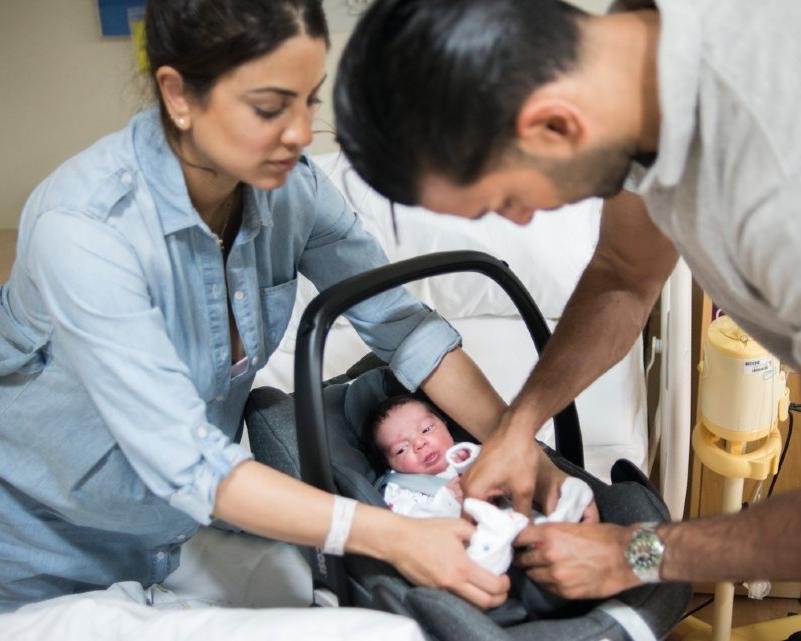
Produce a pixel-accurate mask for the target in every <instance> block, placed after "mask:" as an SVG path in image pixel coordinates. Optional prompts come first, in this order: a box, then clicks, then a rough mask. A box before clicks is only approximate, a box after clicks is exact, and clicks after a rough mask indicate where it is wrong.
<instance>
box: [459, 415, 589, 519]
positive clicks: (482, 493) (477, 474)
mask: <svg viewBox="0 0 801 641" xmlns="http://www.w3.org/2000/svg"><path fill="white" fill-rule="evenodd" d="M565 478H567V474H565V473H564V472H562V471H561V470H560V469H559V468H557V467H556V466H555V465H554V464H553V463H552V462H551V459H549V458H548V456H547V454H545V452H543V450H542V448H541V447H540V446H539V445H538V444H537V442H536V441H535V440H534V436H533V435H532V433H531V430H529V429H524V428H521V427H520V426H515V425H513V423H512V419H511V416H510V414H509V413H507V414H506V415H505V416H504V418H503V420H502V421H501V424H500V425H499V427H498V429H497V430H496V431H495V433H494V434H493V435H492V436H491V437H490V438H489V439H488V440H487V442H486V443H484V445H482V447H481V453H480V454H479V456H478V459H476V462H475V463H474V464H473V466H472V467H471V468H470V469H469V470H467V472H466V473H465V474H464V476H463V477H462V489H463V490H464V495H465V496H472V497H475V498H478V499H482V500H487V499H491V498H494V497H496V496H511V497H512V505H513V507H514V510H515V511H516V512H520V513H521V514H529V513H531V506H532V503H534V504H536V505H537V506H538V507H539V508H540V510H541V511H542V512H543V513H544V514H550V513H551V512H553V510H554V508H555V507H556V504H557V502H558V501H559V492H560V490H561V487H562V483H563V482H564V480H565ZM583 519H584V520H585V521H589V522H597V521H598V520H599V519H598V508H597V507H596V506H595V502H594V501H593V502H592V503H590V505H589V506H587V509H586V510H585V512H584V517H583Z"/></svg>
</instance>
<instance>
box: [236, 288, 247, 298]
mask: <svg viewBox="0 0 801 641" xmlns="http://www.w3.org/2000/svg"><path fill="white" fill-rule="evenodd" d="M234 298H235V299H236V300H245V292H243V291H242V290H241V289H240V290H239V291H237V292H236V293H235V294H234Z"/></svg>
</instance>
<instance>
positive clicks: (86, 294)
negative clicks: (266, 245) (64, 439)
mask: <svg viewBox="0 0 801 641" xmlns="http://www.w3.org/2000/svg"><path fill="white" fill-rule="evenodd" d="M27 255H28V258H29V259H28V260H27V263H26V268H27V269H28V271H29V273H30V275H31V278H32V280H33V282H34V283H35V284H36V286H37V287H38V288H39V290H40V294H41V297H42V300H43V302H44V305H45V312H46V313H47V314H48V315H49V316H50V317H51V318H52V324H53V340H52V344H53V346H54V358H56V359H60V360H61V361H62V363H63V366H64V367H67V368H69V369H70V370H71V371H72V372H73V373H74V375H75V376H76V377H77V379H78V380H79V381H80V383H81V385H82V386H83V387H84V388H85V389H86V391H87V393H88V395H89V396H90V398H91V401H92V403H93V404H94V405H95V407H96V408H97V411H98V412H99V414H100V416H101V418H102V419H103V421H104V422H105V424H106V426H107V427H108V429H109V431H110V432H111V435H112V436H113V438H114V439H115V441H116V442H117V443H118V445H119V447H120V449H121V450H122V452H123V453H124V455H125V457H126V459H127V460H128V462H129V463H130V464H131V466H132V467H133V469H134V470H135V471H136V473H137V474H138V475H139V477H140V478H141V479H142V481H143V483H144V484H145V485H146V486H147V487H148V489H150V490H151V491H152V492H153V493H154V494H156V495H157V496H159V497H161V498H163V499H165V500H166V501H168V502H169V503H170V505H172V506H173V507H175V508H177V509H180V510H182V511H183V512H186V513H187V514H189V515H190V516H191V517H193V518H194V519H195V520H196V521H198V522H199V523H203V524H206V523H209V522H210V520H211V514H212V512H213V509H214V501H215V496H216V492H217V486H218V485H219V483H220V481H221V480H222V479H223V478H225V477H226V476H227V475H228V474H229V473H230V472H231V470H232V469H233V468H234V467H235V466H236V465H238V464H239V463H241V462H242V461H244V460H247V459H248V458H251V455H250V454H249V453H248V452H247V451H246V450H244V449H243V448H242V447H241V446H239V445H238V444H235V443H232V442H231V441H230V440H229V439H228V438H227V437H226V436H225V435H224V434H223V433H222V432H221V431H220V430H219V429H218V428H217V427H215V426H214V425H212V424H210V423H209V422H208V421H207V418H206V406H205V403H204V401H203V400H202V399H201V398H200V396H199V394H198V392H197V389H196V387H195V385H194V382H193V381H192V379H191V377H190V374H189V370H188V368H187V367H186V365H185V364H184V363H183V362H182V361H181V359H180V358H179V356H178V354H177V352H176V350H175V347H174V345H173V344H172V342H171V340H170V338H169V336H168V333H167V330H166V324H165V321H164V317H163V315H162V312H161V310H160V309H159V308H158V307H157V306H156V305H154V303H153V301H152V299H151V296H150V293H149V290H148V285H147V282H146V279H145V277H144V275H143V272H142V268H141V265H140V263H139V257H138V256H137V255H136V252H135V251H134V250H133V248H132V247H131V246H130V244H129V243H128V242H127V241H126V239H125V238H124V237H122V236H121V235H120V234H119V233H118V232H117V231H115V230H114V229H113V228H112V227H111V226H110V225H108V224H106V223H104V222H102V221H98V220H95V219H92V218H89V217H87V216H85V215H82V214H80V213H77V214H73V213H70V212H63V211H51V212H47V213H45V214H43V215H41V216H40V217H39V219H38V220H37V222H36V224H35V226H34V227H33V228H32V230H31V234H30V237H29V239H28V251H27Z"/></svg>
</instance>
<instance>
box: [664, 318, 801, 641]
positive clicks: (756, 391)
mask: <svg viewBox="0 0 801 641" xmlns="http://www.w3.org/2000/svg"><path fill="white" fill-rule="evenodd" d="M698 371H699V388H700V389H699V409H700V411H699V414H700V420H699V422H698V424H697V425H696V426H695V429H694V430H693V435H692V445H693V449H694V450H695V454H696V456H698V458H699V459H700V461H701V462H702V463H703V464H704V465H705V466H706V467H708V468H709V469H711V470H712V471H714V472H717V473H718V474H720V475H721V476H723V477H724V478H723V507H722V511H723V513H733V512H738V511H739V510H740V509H741V506H742V498H743V484H744V480H745V479H747V478H748V479H757V480H764V479H765V478H767V476H768V475H769V474H776V472H777V471H778V466H779V458H780V455H781V436H780V434H779V421H780V420H781V421H785V420H787V413H788V409H789V405H790V390H789V389H788V388H787V385H786V374H785V372H783V371H782V370H781V368H780V363H779V361H778V359H777V358H776V357H775V356H773V355H771V354H770V353H769V352H768V351H767V350H766V349H765V348H764V347H762V346H761V345H760V344H759V343H757V342H756V341H755V340H754V339H753V338H751V337H750V336H749V335H748V334H747V333H746V332H744V331H743V330H742V329H741V328H740V327H738V326H737V324H736V323H735V322H734V321H733V320H732V319H731V318H729V317H728V316H722V317H720V318H718V319H717V320H714V321H713V322H712V323H711V324H710V325H709V329H708V331H707V335H706V340H705V341H704V350H703V360H702V361H701V363H700V365H699V366H698ZM754 578H755V579H756V578H759V577H754ZM733 603H734V584H733V583H718V584H716V585H715V601H714V615H713V623H712V625H711V626H710V625H709V624H707V623H703V622H702V621H699V620H698V619H695V618H694V617H689V618H687V619H685V620H684V621H682V623H681V624H680V625H679V627H678V628H677V629H676V631H675V634H676V638H680V639H682V640H683V641H709V640H710V639H711V640H712V641H783V640H784V639H786V638H787V637H788V636H789V635H790V634H791V633H792V632H795V631H797V630H799V629H801V616H793V617H784V618H782V619H776V620H775V621H766V622H763V623H757V624H754V625H749V626H743V627H740V628H735V629H732V627H731V622H732V607H733Z"/></svg>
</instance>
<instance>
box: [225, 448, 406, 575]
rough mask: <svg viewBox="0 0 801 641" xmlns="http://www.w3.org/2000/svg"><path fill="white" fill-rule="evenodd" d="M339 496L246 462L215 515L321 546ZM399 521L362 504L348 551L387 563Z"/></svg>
mask: <svg viewBox="0 0 801 641" xmlns="http://www.w3.org/2000/svg"><path fill="white" fill-rule="evenodd" d="M333 506H334V497H333V495H331V494H328V493H327V492H323V491H322V490H319V489H317V488H315V487H312V486H310V485H307V484H305V483H302V482H300V481H298V480H296V479H293V478H292V477H290V476H287V475H286V474H282V473H281V472H278V471H276V470H274V469H272V468H270V467H267V466H266V465H262V464H260V463H257V462H255V461H246V462H244V463H242V464H240V465H238V466H237V467H236V468H235V469H234V470H233V471H232V472H231V474H229V475H228V476H227V477H226V478H225V479H224V480H223V481H222V482H221V483H220V485H219V488H218V490H217V500H216V502H215V509H214V516H216V517H218V518H221V519H223V520H225V521H227V522H229V523H231V524H233V525H237V526H239V527H241V528H243V529H245V530H247V531H248V532H252V533H253V534H258V535H260V536H264V537H268V538H272V539H277V540H280V541H287V542H289V543H296V544H298V545H309V546H317V547H321V546H322V545H323V543H324V542H325V539H326V536H327V534H328V531H329V528H330V526H331V516H332V513H333ZM398 520H399V519H398V517H396V516H395V515H394V514H392V513H391V512H389V511H388V510H382V509H379V508H375V507H371V506H368V505H363V504H359V505H358V506H357V507H356V514H355V516H354V519H353V526H352V528H351V532H350V536H349V537H348V540H347V542H346V545H345V549H346V550H348V551H349V552H354V553H357V554H367V555H369V556H372V557H375V558H379V559H387V558H388V549H387V545H386V543H387V541H388V540H389V539H390V538H391V536H390V533H393V532H396V531H397V527H399V524H398V523H395V521H398Z"/></svg>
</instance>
